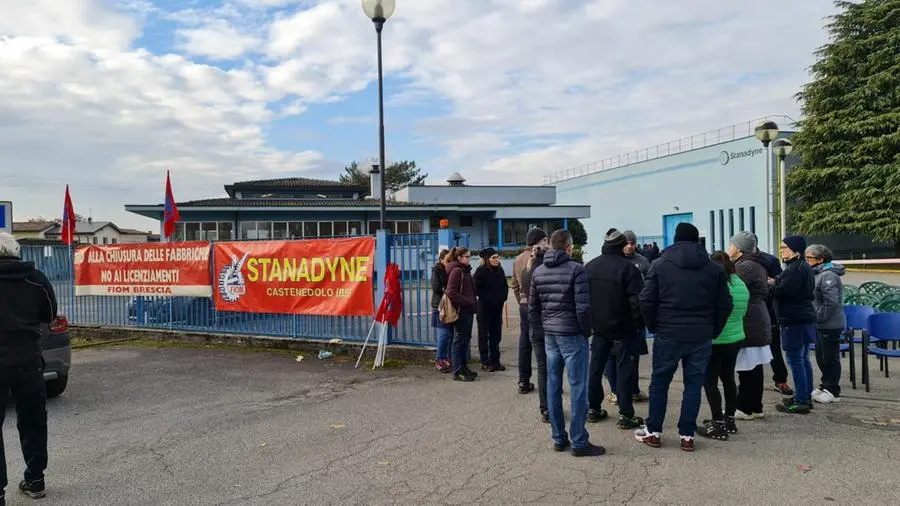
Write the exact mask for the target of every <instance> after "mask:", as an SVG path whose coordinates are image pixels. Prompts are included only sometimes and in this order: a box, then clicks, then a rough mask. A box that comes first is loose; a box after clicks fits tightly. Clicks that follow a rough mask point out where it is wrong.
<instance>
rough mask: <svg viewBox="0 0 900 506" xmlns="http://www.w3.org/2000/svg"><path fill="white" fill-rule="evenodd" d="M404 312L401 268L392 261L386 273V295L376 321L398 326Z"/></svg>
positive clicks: (376, 315) (379, 307)
mask: <svg viewBox="0 0 900 506" xmlns="http://www.w3.org/2000/svg"><path fill="white" fill-rule="evenodd" d="M402 314H403V289H402V287H401V286H400V268H399V267H397V264H393V263H391V264H388V266H387V269H386V272H385V273H384V297H383V298H382V299H381V305H379V306H378V312H377V313H376V314H375V321H377V322H379V323H387V324H388V325H390V326H391V327H396V326H397V322H399V321H400V315H402Z"/></svg>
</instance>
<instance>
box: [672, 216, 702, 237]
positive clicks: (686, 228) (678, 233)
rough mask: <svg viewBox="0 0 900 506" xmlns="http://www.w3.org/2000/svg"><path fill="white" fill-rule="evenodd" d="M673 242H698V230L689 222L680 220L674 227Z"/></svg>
mask: <svg viewBox="0 0 900 506" xmlns="http://www.w3.org/2000/svg"><path fill="white" fill-rule="evenodd" d="M675 242H700V231H699V230H697V227H695V226H693V225H691V224H690V223H687V222H684V221H682V222H681V223H679V224H678V226H677V227H675Z"/></svg>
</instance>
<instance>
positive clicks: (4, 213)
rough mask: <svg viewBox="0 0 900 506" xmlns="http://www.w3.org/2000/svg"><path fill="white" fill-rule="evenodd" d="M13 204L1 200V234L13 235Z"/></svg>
mask: <svg viewBox="0 0 900 506" xmlns="http://www.w3.org/2000/svg"><path fill="white" fill-rule="evenodd" d="M12 226H13V214H12V202H8V201H5V200H0V232H9V233H10V234H11V233H12V231H13V229H12Z"/></svg>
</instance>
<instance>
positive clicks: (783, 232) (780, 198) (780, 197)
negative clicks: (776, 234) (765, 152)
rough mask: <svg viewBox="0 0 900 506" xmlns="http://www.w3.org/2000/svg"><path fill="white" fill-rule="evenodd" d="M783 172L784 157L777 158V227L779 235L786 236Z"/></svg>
mask: <svg viewBox="0 0 900 506" xmlns="http://www.w3.org/2000/svg"><path fill="white" fill-rule="evenodd" d="M785 172H786V171H785V170H784V157H782V156H779V157H778V187H779V190H778V191H779V194H778V210H779V211H780V216H779V225H780V228H779V230H781V235H783V236H786V235H788V232H787V185H786V184H785V183H786V179H787V177H786V174H785Z"/></svg>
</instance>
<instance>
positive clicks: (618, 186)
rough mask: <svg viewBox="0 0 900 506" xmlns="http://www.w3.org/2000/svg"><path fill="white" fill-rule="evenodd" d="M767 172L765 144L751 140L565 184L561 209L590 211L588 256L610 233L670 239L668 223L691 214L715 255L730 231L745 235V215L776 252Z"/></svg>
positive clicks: (560, 197)
mask: <svg viewBox="0 0 900 506" xmlns="http://www.w3.org/2000/svg"><path fill="white" fill-rule="evenodd" d="M765 167H766V161H765V151H764V150H763V148H762V145H761V144H760V143H759V141H758V140H756V139H755V138H753V137H749V138H745V139H739V140H735V141H731V142H726V143H722V144H717V145H715V146H709V147H705V148H701V149H696V150H693V151H688V152H684V153H679V154H676V155H672V156H667V157H663V158H657V159H654V160H648V161H645V162H641V163H636V164H632V165H628V166H625V167H620V168H617V169H613V170H607V171H604V172H597V173H594V174H588V175H586V176H581V177H578V178H573V179H568V180H565V181H561V182H559V183H556V185H557V186H556V188H557V190H556V191H557V203H558V204H559V205H584V204H590V206H591V217H590V218H587V219H584V220H582V222H583V223H584V227H585V230H586V231H587V234H588V245H587V247H586V249H585V257H590V256H595V255H597V254H599V253H600V247H601V246H602V240H601V238H602V237H603V234H604V233H605V232H606V230H607V229H609V228H610V227H616V228H620V229H624V228H627V229H631V230H633V231H634V232H635V234H636V235H638V236H665V235H666V233H665V230H664V226H665V222H666V221H667V220H666V218H665V217H666V216H671V215H680V214H692V220H691V221H692V222H693V223H694V225H696V226H697V228H698V229H700V233H701V235H702V236H703V237H704V238H705V239H704V240H705V241H706V242H707V247H708V248H709V249H710V250H712V249H718V248H719V246H720V244H721V241H722V235H723V232H724V234H728V233H729V231H731V232H732V233H733V232H736V231H737V230H739V229H740V228H739V226H738V225H739V223H740V221H739V218H740V216H743V225H744V226H743V228H744V229H746V230H750V229H751V228H753V229H755V231H756V233H757V235H758V236H759V238H760V245H761V247H763V248H765V249H768V250H771V248H770V245H769V241H768V239H767V237H768V231H767V225H766V219H765V217H766V172H765ZM711 213H712V214H711ZM751 215H752V223H751ZM730 217H731V220H729V218H730ZM711 218H713V219H712V220H711ZM720 218H721V219H720ZM668 221H670V222H671V221H672V218H670V219H669V220H668ZM732 221H733V223H734V224H733V225H732V224H731V222H732ZM720 223H721V224H722V225H721V226H720ZM729 237H730V236H729ZM724 240H725V241H726V242H727V240H728V239H727V238H725V239H724ZM662 246H664V245H663V244H660V247H662Z"/></svg>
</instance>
